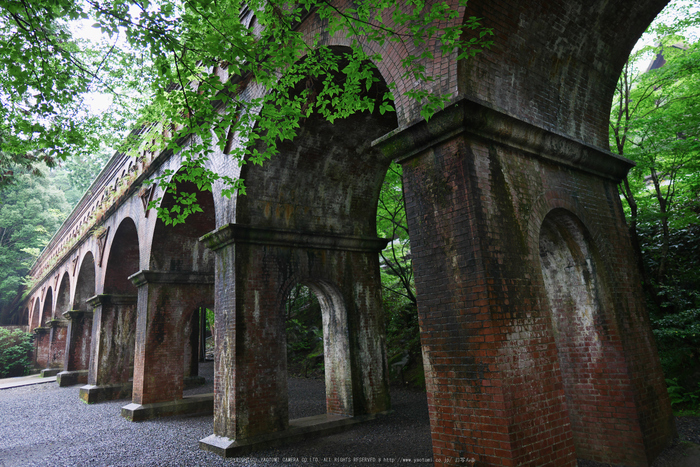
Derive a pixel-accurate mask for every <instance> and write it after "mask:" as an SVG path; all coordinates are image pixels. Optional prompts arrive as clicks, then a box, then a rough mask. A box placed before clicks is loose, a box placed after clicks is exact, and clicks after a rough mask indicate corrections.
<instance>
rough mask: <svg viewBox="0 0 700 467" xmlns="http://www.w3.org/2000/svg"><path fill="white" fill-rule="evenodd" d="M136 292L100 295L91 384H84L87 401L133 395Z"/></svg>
mask: <svg viewBox="0 0 700 467" xmlns="http://www.w3.org/2000/svg"><path fill="white" fill-rule="evenodd" d="M136 302H137V296H136V295H96V296H95V297H92V298H91V299H89V300H88V305H89V306H90V307H92V308H93V310H94V315H93V320H92V341H91V343H90V367H89V371H88V384H87V385H86V386H83V387H81V388H80V398H81V399H82V400H84V401H85V402H87V403H89V404H90V403H95V402H100V401H103V400H109V399H121V398H124V397H128V396H129V395H131V389H132V383H131V381H130V380H131V377H132V375H133V369H134V338H135V334H136Z"/></svg>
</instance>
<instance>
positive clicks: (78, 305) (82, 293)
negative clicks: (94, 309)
mask: <svg viewBox="0 0 700 467" xmlns="http://www.w3.org/2000/svg"><path fill="white" fill-rule="evenodd" d="M95 277H96V275H95V257H94V255H93V254H92V251H88V252H86V253H85V254H84V255H83V256H82V258H81V261H80V269H78V275H77V278H76V280H75V293H74V294H73V307H72V308H73V309H74V310H80V311H87V309H88V305H87V300H88V299H89V298H91V297H93V296H94V295H95V288H96V283H95Z"/></svg>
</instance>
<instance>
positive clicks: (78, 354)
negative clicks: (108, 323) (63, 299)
mask: <svg viewBox="0 0 700 467" xmlns="http://www.w3.org/2000/svg"><path fill="white" fill-rule="evenodd" d="M92 315H93V312H92V311H82V310H69V311H66V312H65V313H63V316H65V318H66V319H67V320H68V332H67V336H68V338H67V339H66V352H65V355H66V358H65V364H64V366H63V369H64V370H65V371H80V370H87V369H88V366H89V364H90V341H91V337H92V336H91V332H92Z"/></svg>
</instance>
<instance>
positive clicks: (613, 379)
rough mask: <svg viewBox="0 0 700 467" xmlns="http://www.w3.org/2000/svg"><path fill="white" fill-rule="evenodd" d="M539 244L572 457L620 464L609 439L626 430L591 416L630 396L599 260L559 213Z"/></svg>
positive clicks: (573, 221) (578, 226)
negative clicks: (572, 444)
mask: <svg viewBox="0 0 700 467" xmlns="http://www.w3.org/2000/svg"><path fill="white" fill-rule="evenodd" d="M539 245H540V263H541V267H542V277H543V279H544V286H545V289H546V291H547V297H548V299H549V306H550V310H551V318H552V329H553V332H554V338H555V341H556V345H557V353H558V359H559V366H560V369H561V373H562V380H563V385H564V392H565V396H566V403H567V409H568V413H569V418H570V420H571V427H572V432H573V434H574V445H575V447H576V456H577V457H578V458H580V459H602V458H606V457H605V456H604V453H605V454H607V455H608V456H610V458H611V459H622V458H623V456H624V454H616V453H615V452H614V447H613V446H612V445H611V443H614V442H613V441H611V440H615V439H616V437H617V436H620V434H621V431H624V430H625V429H627V427H626V426H625V425H623V424H620V425H619V426H618V425H615V424H611V423H599V422H598V420H596V419H595V418H594V417H591V416H590V407H592V406H596V407H597V409H598V410H609V411H616V407H624V406H625V404H626V403H627V402H629V400H627V398H628V397H630V396H631V394H629V392H630V388H629V384H630V383H629V377H628V375H627V368H626V363H625V359H624V355H623V352H622V348H621V344H620V339H619V336H618V333H617V329H616V326H615V324H614V320H613V318H612V316H611V313H612V305H611V302H610V298H609V297H608V293H607V291H606V285H605V281H604V280H603V276H602V275H601V272H600V270H599V264H601V263H600V260H599V258H598V257H597V253H596V251H595V249H594V247H593V243H592V241H591V239H590V236H589V234H588V232H587V230H586V228H585V227H584V226H583V224H582V223H581V222H580V221H579V220H578V219H577V218H576V217H575V216H573V215H572V214H571V213H570V212H568V211H565V210H563V209H555V210H553V211H551V212H550V213H549V214H548V215H547V216H546V217H545V219H544V221H543V223H542V227H541V229H540V238H539ZM619 417H620V418H621V419H624V418H626V417H628V415H622V414H621V415H619ZM605 451H607V452H605Z"/></svg>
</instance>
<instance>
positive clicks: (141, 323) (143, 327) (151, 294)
mask: <svg viewBox="0 0 700 467" xmlns="http://www.w3.org/2000/svg"><path fill="white" fill-rule="evenodd" d="M130 280H131V281H132V282H133V283H134V285H136V287H138V297H139V298H138V318H137V323H136V347H135V348H136V350H135V357H134V387H133V397H132V404H129V405H128V406H126V407H125V408H124V409H123V410H122V415H124V416H125V417H127V418H129V419H131V420H139V419H143V418H150V417H153V416H160V415H169V414H173V413H183V412H185V411H187V412H189V411H188V410H187V408H186V407H185V406H186V404H183V403H182V402H181V400H182V399H183V395H182V392H183V390H184V377H185V373H187V374H188V375H189V374H190V373H191V371H192V360H194V362H195V365H196V363H197V358H196V352H197V344H196V343H195V345H194V348H195V350H194V352H193V351H192V349H191V347H192V342H191V340H192V339H191V334H192V332H193V329H192V325H191V322H192V319H193V315H194V314H195V312H196V311H197V309H198V308H200V307H203V306H206V304H207V303H210V301H211V299H212V296H213V293H214V291H213V288H214V275H213V274H207V273H198V272H191V271H190V272H164V271H140V272H138V273H136V274H134V275H133V276H131V277H130ZM195 335H196V336H197V335H198V333H196V334H195ZM186 347H187V348H188V349H186ZM186 356H189V359H187V360H186V358H185V357H186ZM193 357H194V358H193ZM195 371H196V368H195ZM195 376H196V375H195ZM165 402H173V403H172V404H162V403H165ZM156 404H158V405H157V407H156V406H155V405H156ZM210 408H211V404H209V409H210ZM194 410H195V411H197V410H198V409H197V407H194Z"/></svg>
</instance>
